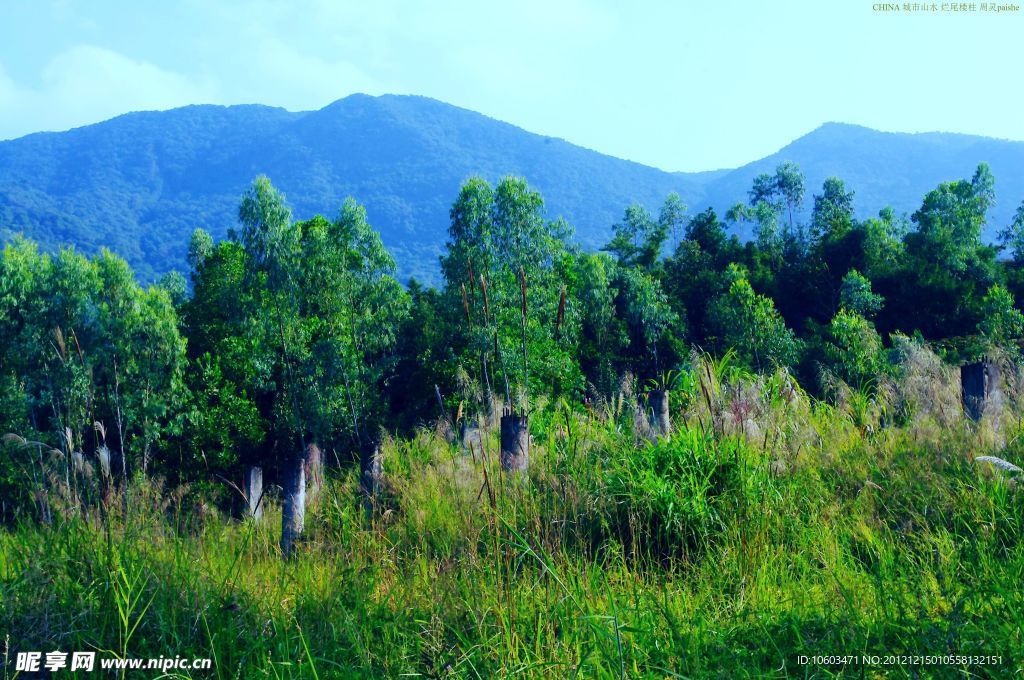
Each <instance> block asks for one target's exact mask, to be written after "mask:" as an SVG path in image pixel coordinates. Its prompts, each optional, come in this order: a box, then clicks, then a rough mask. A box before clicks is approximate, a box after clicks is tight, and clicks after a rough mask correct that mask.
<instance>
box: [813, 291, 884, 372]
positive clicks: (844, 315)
mask: <svg viewBox="0 0 1024 680" xmlns="http://www.w3.org/2000/svg"><path fill="white" fill-rule="evenodd" d="M883 349H884V348H883V347H882V339H881V337H880V336H879V335H878V332H877V331H876V330H875V328H874V326H872V325H871V322H870V321H868V320H867V319H865V318H864V317H863V316H861V315H860V314H858V313H857V312H856V311H853V310H849V309H845V308H844V309H840V310H839V311H838V312H837V313H836V315H835V317H833V319H832V322H831V323H830V324H829V326H828V333H827V339H826V341H825V346H824V350H825V351H824V354H825V363H826V365H827V366H828V368H829V369H830V370H831V371H832V372H833V373H835V374H836V375H837V376H839V377H840V378H842V379H843V380H844V381H845V382H846V384H848V385H850V386H852V387H854V388H857V389H863V388H864V387H867V386H871V385H874V384H875V383H876V381H877V378H878V376H879V374H880V373H881V372H882V371H883V369H884V365H885V363H884V360H885V355H884V353H883Z"/></svg>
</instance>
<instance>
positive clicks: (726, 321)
mask: <svg viewBox="0 0 1024 680" xmlns="http://www.w3.org/2000/svg"><path fill="white" fill-rule="evenodd" d="M726 278H727V280H728V281H729V290H728V292H727V293H725V294H724V295H721V296H719V297H718V298H716V299H715V300H714V301H713V302H712V303H711V308H710V310H709V316H710V320H709V322H710V325H711V328H712V330H713V332H715V333H716V334H717V338H718V343H717V344H718V346H719V348H720V349H721V350H722V351H725V350H727V349H730V348H732V349H735V350H736V353H737V356H738V358H739V359H740V360H741V361H743V362H744V363H746V364H747V365H748V366H751V367H752V368H754V369H756V370H759V371H761V370H768V369H772V368H775V367H777V366H792V365H794V364H795V363H796V359H797V355H798V352H799V349H800V342H799V341H798V340H797V339H796V337H795V336H794V335H793V331H791V330H790V329H788V328H786V324H785V322H784V321H783V320H782V317H781V316H779V313H778V312H777V311H776V310H775V305H774V304H772V301H771V299H769V298H767V297H764V296H763V295H758V294H757V293H755V292H754V289H753V288H752V287H751V286H750V282H749V281H748V280H747V275H746V272H745V271H744V270H743V269H742V268H741V267H739V266H737V265H735V264H731V265H729V268H728V270H727V272H726Z"/></svg>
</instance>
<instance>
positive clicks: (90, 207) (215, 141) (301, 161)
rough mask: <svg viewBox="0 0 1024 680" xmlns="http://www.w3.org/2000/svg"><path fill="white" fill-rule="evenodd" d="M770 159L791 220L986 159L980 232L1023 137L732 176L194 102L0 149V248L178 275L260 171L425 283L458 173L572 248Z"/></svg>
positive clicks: (477, 128) (456, 131) (864, 140)
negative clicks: (571, 242)
mask: <svg viewBox="0 0 1024 680" xmlns="http://www.w3.org/2000/svg"><path fill="white" fill-rule="evenodd" d="M783 160H791V161H794V162H796V163H798V164H799V165H800V166H801V169H802V170H803V171H804V173H805V175H806V177H807V196H806V199H805V202H804V207H803V210H802V212H801V214H802V216H804V217H806V215H807V214H808V213H809V209H810V206H811V205H813V199H812V196H813V194H814V193H815V192H817V191H819V190H820V186H821V183H822V181H824V179H825V177H827V176H830V175H837V176H839V177H842V178H843V179H844V180H845V181H846V182H847V185H848V187H849V188H851V189H853V190H854V191H855V192H856V197H855V207H856V209H857V212H858V215H860V216H862V217H863V216H867V215H870V214H874V213H876V212H877V210H878V209H880V208H882V207H883V206H884V205H889V204H891V205H893V207H894V208H896V209H897V210H898V211H899V212H905V213H908V214H909V213H910V212H912V211H913V210H914V209H916V206H917V205H919V204H920V200H921V198H922V197H923V196H924V193H925V192H927V191H928V190H930V189H932V188H934V187H935V186H936V185H937V184H938V183H939V182H941V181H947V180H952V179H958V178H960V177H970V175H971V174H972V173H973V171H974V168H975V167H976V166H977V164H978V163H980V162H989V164H990V165H991V166H992V170H993V173H994V174H995V177H996V181H997V184H996V188H997V195H998V196H999V199H1000V200H999V203H997V206H996V208H995V209H994V210H993V213H992V218H993V219H992V225H991V228H990V230H989V231H990V232H994V231H995V230H996V229H997V228H998V227H1001V226H1002V225H1003V223H1005V222H1006V221H1007V219H1008V217H1009V215H1012V212H1013V209H1014V208H1015V207H1016V205H1017V204H1018V203H1019V202H1020V200H1021V198H1024V142H1018V141H1013V140H998V139H994V138H988V137H980V136H976V135H964V134H960V133H898V132H880V131H877V130H873V129H871V128H867V127H864V126H859V125H855V124H850V123H839V122H828V123H824V124H822V125H821V126H819V127H817V128H815V129H814V130H812V131H811V132H809V133H807V134H806V135H802V136H801V137H799V138H797V139H795V140H793V141H792V142H790V143H789V144H787V145H786V146H784V147H783V148H782V149H780V150H779V151H777V152H776V153H774V154H771V155H769V156H766V157H764V158H761V159H757V160H754V161H752V162H751V163H748V164H746V165H743V166H741V167H739V168H732V169H728V168H726V169H719V170H709V171H702V172H697V173H693V172H667V171H664V170H660V169H658V168H653V167H650V166H646V165H643V164H641V163H637V162H635V161H628V160H623V159H618V158H615V157H612V156H608V155H605V154H601V153H599V152H597V151H594V150H591V149H586V148H584V147H581V146H577V145H574V144H572V143H571V142H568V141H566V140H564V139H561V138H557V137H550V136H544V135H538V134H534V133H532V132H529V131H527V130H524V129H523V128H520V127H518V126H516V125H514V124H512V123H507V122H504V121H500V120H497V119H494V118H491V117H488V116H486V115H484V114H480V113H477V112H474V111H471V110H469V109H465V108H462V107H458V106H453V105H450V104H446V103H444V102H441V101H439V100H436V99H431V98H429V97H422V96H418V95H382V96H379V97H373V96H369V95H361V94H360V95H350V96H349V97H345V98H343V99H339V100H337V101H335V102H332V103H330V104H328V105H327V106H325V107H323V108H321V109H317V110H313V111H299V112H292V111H287V110H285V109H283V108H280V107H272V106H266V105H262V104H242V105H232V106H221V105H215V104H198V105H191V106H186V107H181V108H177V109H171V110H169V111H142V112H133V113H127V114H123V115H121V116H117V117H115V118H112V119H109V120H106V121H103V122H101V123H96V124H93V125H87V126H82V127H78V128H74V129H72V130H68V131H65V132H40V133H33V134H30V135H26V136H24V137H20V138H17V139H14V140H9V141H4V142H0V239H3V240H6V239H8V238H10V237H11V236H12V235H13V234H14V233H18V232H22V233H24V234H25V235H26V236H29V237H31V238H34V239H36V240H38V241H40V242H41V243H42V244H43V245H44V246H45V247H48V248H53V247H56V246H58V245H75V246H77V247H79V248H81V249H83V250H86V251H93V250H95V249H97V248H98V247H100V246H103V245H107V246H110V247H111V248H112V249H113V250H115V252H118V253H119V254H121V255H122V256H124V257H126V259H128V260H129V262H130V263H131V264H132V265H133V266H134V267H135V268H136V270H137V271H138V272H139V276H140V278H141V279H143V280H146V279H153V278H156V277H157V276H158V275H160V274H161V273H163V272H165V271H168V270H170V269H174V268H177V269H184V268H185V265H184V258H185V251H186V249H187V239H188V235H189V234H190V233H191V231H192V229H194V228H195V227H203V228H205V229H207V230H209V231H211V232H212V233H213V234H214V236H215V237H223V236H224V235H225V234H226V232H227V229H228V228H229V227H231V226H234V225H235V223H236V219H237V218H236V211H237V203H238V199H239V197H240V195H241V193H242V191H244V189H245V188H246V187H247V186H248V184H249V183H250V182H251V181H252V178H253V177H255V176H256V175H257V174H267V175H268V176H269V177H270V178H271V180H272V181H273V182H274V183H275V185H276V186H278V187H279V188H280V189H282V191H283V192H284V193H285V194H286V196H287V197H288V199H289V202H290V203H291V205H292V207H293V209H294V212H295V216H296V217H297V218H300V219H301V218H307V217H310V216H312V215H313V214H315V213H323V214H326V215H329V216H330V215H333V214H334V213H335V212H336V211H337V210H338V208H339V207H340V206H341V203H342V201H343V200H344V199H345V198H346V197H347V196H349V195H351V196H354V197H355V198H356V200H358V201H360V202H361V203H363V204H365V205H366V207H367V212H368V215H369V218H370V221H371V224H373V225H374V226H375V227H376V228H377V229H378V230H379V231H380V232H381V234H382V238H383V240H384V243H385V245H387V246H388V247H389V248H390V249H391V250H392V252H393V253H394V255H395V257H396V260H397V261H398V262H399V269H400V275H401V276H402V278H407V277H408V276H410V275H415V276H417V277H419V278H422V279H427V280H432V281H436V275H437V256H438V255H440V254H441V252H443V248H444V243H445V239H446V236H447V231H446V230H447V224H448V209H449V208H450V206H451V203H452V201H454V199H455V198H456V196H457V194H458V189H459V186H460V185H461V183H462V182H463V181H465V180H466V179H467V178H469V177H470V176H473V175H481V176H483V177H485V178H486V179H488V180H490V181H496V180H497V179H498V178H499V177H500V176H503V175H506V174H516V175H522V176H525V177H526V178H527V180H528V181H529V182H530V184H531V186H533V187H535V188H536V189H538V190H539V191H540V192H541V193H542V194H543V195H544V197H545V199H546V203H547V207H548V212H549V216H550V217H552V218H554V217H557V216H564V217H565V218H566V219H567V220H568V221H569V222H570V223H571V224H573V226H574V227H575V228H576V232H577V240H578V241H579V242H580V244H581V245H582V246H584V247H587V248H598V247H600V246H601V245H602V244H603V243H605V242H607V240H608V238H609V237H610V233H611V226H612V225H613V224H614V223H615V222H616V221H617V220H618V219H619V218H620V217H621V215H622V212H623V210H624V209H625V208H626V206H627V205H628V204H629V203H631V202H634V201H635V202H640V203H642V204H644V205H645V206H647V207H648V208H649V209H650V210H651V211H652V212H656V211H657V209H658V207H659V206H660V203H661V201H662V200H663V199H664V197H665V196H666V195H667V194H668V193H669V192H670V191H676V192H678V193H679V194H680V195H681V196H682V198H683V200H684V201H685V202H686V203H687V204H688V205H689V206H690V209H691V214H692V213H695V212H697V211H699V210H702V209H703V208H704V207H706V206H710V207H713V208H715V209H716V210H718V211H719V212H720V213H721V212H722V211H724V210H725V209H726V208H728V207H729V206H730V205H732V204H734V203H736V202H737V201H741V200H745V198H746V195H747V190H748V189H749V187H750V182H751V181H752V179H753V177H754V176H755V175H756V174H757V173H759V172H770V171H771V170H773V169H774V167H775V165H777V164H778V163H780V162H782V161H783ZM991 235H992V234H991V233H989V234H988V236H989V237H991Z"/></svg>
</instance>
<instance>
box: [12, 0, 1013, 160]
mask: <svg viewBox="0 0 1024 680" xmlns="http://www.w3.org/2000/svg"><path fill="white" fill-rule="evenodd" d="M1016 1H1017V2H1019V0H1016ZM903 4H904V3H896V6H897V7H899V8H900V9H902V7H903ZM981 4H982V3H977V2H976V3H975V11H973V12H972V11H968V12H952V11H942V7H943V5H942V4H939V5H938V11H936V12H921V11H917V12H914V11H911V12H903V11H899V12H891V11H890V12H884V11H878V10H877V9H876V7H877V5H876V3H873V2H870V1H867V0H863V1H862V0H815V1H813V2H809V1H804V0H775V1H774V2H770V3H768V2H756V1H752V0H746V1H742V2H741V1H734V0H668V1H655V0H635V1H634V2H629V3H625V2H621V1H618V0H608V1H605V0H517V1H516V2H500V3H499V2H487V1H486V0H485V1H480V0H476V1H475V2H448V1H446V0H434V1H433V2H422V1H421V2H405V1H401V0H356V1H349V0H308V1H307V0H303V1H299V0H288V1H286V2H282V1H280V0H267V1H264V0H217V1H212V0H210V1H201V0H166V1H163V2H156V1H154V0H119V1H112V0H79V1H76V0H0V18H2V19H0V139H11V138H15V137H18V136H21V135H24V134H28V133H31V132H37V131H43V130H66V129H68V128H71V127H76V126H80V125H85V124H89V123H95V122H98V121H101V120H105V119H107V118H111V117H113V116H115V115H118V114H121V113H126V112H129V111H138V110H152V109H168V108H173V107H176V106H184V105H187V104H197V103H212V104H242V103H246V104H247V103H259V104H268V105H273V106H282V107H284V108H286V109H289V110H293V111H295V110H309V109H317V108H320V107H322V106H324V105H326V104H328V103H330V102H332V101H335V100H337V99H340V98H342V97H344V96H346V95H348V94H352V93H355V92H363V93H367V94H384V93H397V94H419V95H425V96H429V97H434V98H436V99H440V100H442V101H446V102H449V103H451V104H456V105H458V106H462V107H465V108H468V109H472V110H474V111H479V112H481V113H483V114H486V115H488V116H491V117H494V118H498V119H500V120H504V121H507V122H510V123H513V124H515V125H518V126H520V127H522V128H525V129H527V130H529V131H531V132H536V133H539V134H544V135H550V136H554V137H561V138H563V139H566V140H568V141H570V142H572V143H574V144H579V145H582V146H585V147H588V148H591V149H595V150H597V151H600V152H602V153H607V154H611V155H613V156H618V157H620V158H626V159H629V160H633V161H637V162H640V163H645V164H648V165H653V166H656V167H659V168H662V169H665V170H683V171H695V170H710V169H715V168H724V167H736V166H738V165H742V164H744V163H747V162H749V161H752V160H755V159H757V158H761V157H763V156H766V155H768V154H771V153H773V152H775V151H777V150H778V149H780V148H782V147H783V146H785V145H786V144H787V143H789V142H791V141H792V140H794V139H796V138H798V137H800V136H801V135H804V134H806V133H808V132H810V131H811V130H813V129H814V128H816V127H817V126H819V125H821V124H822V123H825V122H829V121H838V122H845V123H854V124H859V125H865V126H868V127H872V128H876V129H880V130H887V131H899V132H924V131H944V132H962V133H968V134H980V135H987V136H992V137H1000V138H1006V139H1018V140H1022V139H1024V106H1022V104H1024V88H1022V87H1021V85H1022V77H1021V65H1022V64H1024V47H1022V45H1024V40H1021V36H1022V35H1024V11H1020V10H1018V11H1016V12H1013V11H1010V12H998V13H997V12H991V11H985V12H983V11H981V10H980V6H981ZM992 4H993V5H994V4H995V3H992Z"/></svg>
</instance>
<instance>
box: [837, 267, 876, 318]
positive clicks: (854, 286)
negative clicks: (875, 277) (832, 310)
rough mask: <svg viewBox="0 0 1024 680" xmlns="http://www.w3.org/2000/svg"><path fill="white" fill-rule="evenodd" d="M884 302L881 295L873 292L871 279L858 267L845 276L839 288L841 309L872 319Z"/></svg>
mask: <svg viewBox="0 0 1024 680" xmlns="http://www.w3.org/2000/svg"><path fill="white" fill-rule="evenodd" d="M884 302H885V300H884V298H882V296H881V295H877V294H876V293H872V292H871V281H869V280H868V279H867V278H866V277H865V276H864V275H863V274H861V273H860V272H859V271H857V270H856V269H851V270H850V271H848V272H847V273H846V276H844V277H843V284H842V286H841V288H840V290H839V307H840V309H845V310H847V311H850V312H853V313H854V314H859V315H860V316H863V317H865V318H868V319H870V318H872V317H873V316H874V315H875V314H877V313H878V310H880V309H881V308H882V304H883V303H884Z"/></svg>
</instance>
